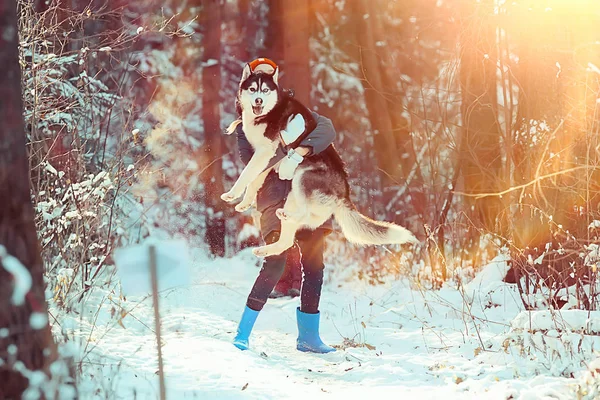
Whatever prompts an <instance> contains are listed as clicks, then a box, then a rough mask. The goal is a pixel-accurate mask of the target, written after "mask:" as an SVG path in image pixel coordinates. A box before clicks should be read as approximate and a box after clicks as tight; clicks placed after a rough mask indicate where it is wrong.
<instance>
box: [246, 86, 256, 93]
mask: <svg viewBox="0 0 600 400" xmlns="http://www.w3.org/2000/svg"><path fill="white" fill-rule="evenodd" d="M248 91H249V92H250V93H254V92H256V89H254V88H253V87H251V88H250V89H248Z"/></svg>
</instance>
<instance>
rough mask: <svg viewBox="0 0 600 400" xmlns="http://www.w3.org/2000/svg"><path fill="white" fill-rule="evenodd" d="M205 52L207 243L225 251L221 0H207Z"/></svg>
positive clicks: (217, 252) (214, 251)
mask: <svg viewBox="0 0 600 400" xmlns="http://www.w3.org/2000/svg"><path fill="white" fill-rule="evenodd" d="M202 22H203V27H204V53H203V57H202V58H203V67H202V87H203V92H202V93H203V94H202V120H203V122H204V147H203V150H204V153H205V156H204V157H203V158H204V159H205V160H206V161H207V162H208V163H209V166H208V168H207V170H206V171H205V172H204V187H205V191H206V207H207V209H208V213H207V221H206V243H208V245H209V246H210V250H211V252H212V254H214V255H216V256H220V257H222V256H224V255H225V218H224V213H223V210H224V205H223V201H222V200H221V198H220V195H221V193H223V163H222V162H221V157H222V155H223V144H222V143H223V142H222V130H221V113H220V105H221V95H220V89H221V1H220V0H206V1H205V2H204V9H203V10H202Z"/></svg>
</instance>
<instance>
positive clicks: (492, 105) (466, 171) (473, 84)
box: [459, 1, 503, 239]
mask: <svg viewBox="0 0 600 400" xmlns="http://www.w3.org/2000/svg"><path fill="white" fill-rule="evenodd" d="M474 7H475V10H473V9H472V6H470V5H469V6H467V10H468V11H467V12H466V13H465V15H470V16H472V17H471V18H470V19H469V20H467V21H466V23H465V24H464V27H463V29H462V36H461V62H460V87H461V95H462V104H461V113H462V120H463V132H462V138H461V144H460V151H459V157H460V159H461V162H462V174H463V179H464V191H465V192H468V193H486V192H498V191H499V189H500V187H502V185H501V183H502V181H503V178H502V156H501V148H500V145H501V144H500V137H501V130H500V126H499V124H498V119H497V89H496V88H497V85H498V84H497V79H496V29H495V27H494V25H493V24H492V23H491V22H490V18H491V17H492V16H493V3H492V1H486V2H482V3H478V4H477V5H475V6H474ZM466 201H467V205H468V206H469V207H468V209H469V210H472V214H473V215H472V218H473V221H474V222H475V223H476V224H477V225H479V226H478V227H481V228H483V229H485V230H487V231H490V232H494V231H495V228H496V222H497V218H498V216H499V214H500V212H501V211H502V202H501V200H500V198H499V197H497V196H490V197H484V198H482V199H479V200H474V198H472V197H467V198H466ZM475 232H477V231H475ZM475 239H476V238H475Z"/></svg>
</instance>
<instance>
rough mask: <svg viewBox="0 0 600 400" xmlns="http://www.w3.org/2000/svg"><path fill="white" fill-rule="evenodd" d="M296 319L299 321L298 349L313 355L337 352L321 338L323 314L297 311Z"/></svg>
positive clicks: (298, 309)
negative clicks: (320, 326) (320, 328)
mask: <svg viewBox="0 0 600 400" xmlns="http://www.w3.org/2000/svg"><path fill="white" fill-rule="evenodd" d="M296 318H297V319H298V340H297V342H296V348H297V349H298V350H300V351H307V352H311V353H329V352H332V351H335V349H334V348H333V347H331V346H327V345H326V344H325V343H323V341H322V340H321V338H320V337H319V320H320V319H321V313H316V314H306V313H303V312H302V311H300V307H298V308H297V309H296Z"/></svg>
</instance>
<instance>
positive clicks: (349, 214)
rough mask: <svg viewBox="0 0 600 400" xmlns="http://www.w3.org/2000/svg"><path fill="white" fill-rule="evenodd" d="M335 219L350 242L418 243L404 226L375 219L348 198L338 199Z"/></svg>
mask: <svg viewBox="0 0 600 400" xmlns="http://www.w3.org/2000/svg"><path fill="white" fill-rule="evenodd" d="M334 216H335V220H336V221H337V222H338V224H340V227H341V228H342V233H343V234H344V236H346V239H348V240H349V241H350V242H353V243H357V244H393V243H395V244H402V243H418V240H417V238H416V237H415V236H414V235H413V234H412V233H411V232H410V231H409V230H408V229H406V228H403V227H401V226H400V225H396V224H392V223H390V222H383V221H375V220H372V219H371V218H369V217H366V216H364V215H362V214H361V213H359V212H358V210H357V209H356V207H355V206H354V204H352V202H351V201H350V200H348V199H344V200H342V201H340V203H339V204H338V206H337V208H336V209H335V211H334Z"/></svg>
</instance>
